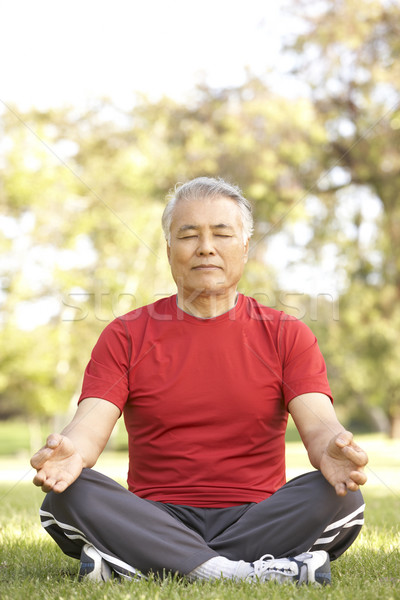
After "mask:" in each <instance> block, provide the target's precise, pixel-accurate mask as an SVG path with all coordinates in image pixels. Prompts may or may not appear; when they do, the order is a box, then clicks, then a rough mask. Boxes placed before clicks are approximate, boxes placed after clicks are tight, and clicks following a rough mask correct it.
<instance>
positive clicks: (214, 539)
mask: <svg viewBox="0 0 400 600" xmlns="http://www.w3.org/2000/svg"><path fill="white" fill-rule="evenodd" d="M363 510H364V504H363V498H362V495H361V493H360V492H349V493H348V494H347V495H346V496H344V497H339V496H337V495H336V493H335V490H334V489H333V487H332V486H331V485H330V484H329V483H328V482H327V481H326V480H325V479H324V477H323V476H322V475H321V474H320V473H319V472H318V471H315V472H311V473H306V474H305V475H301V476H300V477H296V478H295V479H292V480H291V481H289V482H288V483H287V484H286V485H284V486H283V487H282V488H281V489H279V490H278V491H277V492H276V493H275V494H273V495H272V496H271V497H270V498H268V499H267V500H264V501H263V502H260V503H259V504H254V503H252V504H244V505H241V506H234V507H229V508H192V507H189V506H176V505H171V504H161V503H157V502H152V501H150V500H143V499H141V498H139V497H138V496H135V495H134V494H132V493H131V492H129V491H128V490H126V489H125V488H124V487H122V486H120V485H119V484H118V483H116V482H115V481H113V480H112V479H110V478H108V477H106V476H105V475H101V474H100V473H98V472H96V471H93V470H92V469H84V470H83V472H82V474H81V476H80V477H79V478H78V479H77V480H76V481H75V483H73V484H72V485H71V486H70V487H69V488H67V489H66V491H65V492H63V493H62V494H54V493H53V492H50V493H49V494H47V496H46V498H45V500H44V502H43V505H42V508H41V511H40V515H41V520H42V525H43V527H45V529H46V530H47V532H48V533H49V534H50V535H51V536H52V537H53V538H54V540H55V541H56V542H57V544H58V545H59V546H60V548H61V549H62V550H63V552H65V554H68V555H69V556H72V557H75V558H79V556H80V552H81V548H82V546H83V544H84V543H87V542H90V543H91V544H93V546H95V548H96V549H97V550H98V551H99V552H100V554H102V556H103V558H105V559H106V560H107V562H109V563H110V564H111V566H112V567H113V568H114V570H115V571H117V572H119V573H125V574H133V573H134V572H135V570H139V571H141V572H142V573H145V574H146V573H148V572H150V571H152V572H154V573H159V574H162V573H163V572H170V571H171V572H173V573H180V574H182V575H184V574H187V573H189V572H190V571H192V570H193V569H194V568H195V567H197V566H199V565H200V564H201V563H203V562H205V561H206V560H209V559H210V558H212V557H213V556H218V555H221V556H225V557H226V558H229V559H232V560H240V559H242V560H245V561H249V562H252V561H254V560H257V559H258V558H260V557H261V556H262V555H263V554H272V555H273V556H275V557H282V556H295V555H296V554H299V553H301V552H304V551H306V550H326V551H327V552H329V554H330V557H331V560H333V559H335V558H337V557H338V556H340V555H341V554H342V553H343V552H344V551H345V550H346V549H347V548H348V547H349V546H350V544H352V543H353V541H354V540H355V538H356V537H357V535H358V533H359V531H360V529H361V526H362V524H363Z"/></svg>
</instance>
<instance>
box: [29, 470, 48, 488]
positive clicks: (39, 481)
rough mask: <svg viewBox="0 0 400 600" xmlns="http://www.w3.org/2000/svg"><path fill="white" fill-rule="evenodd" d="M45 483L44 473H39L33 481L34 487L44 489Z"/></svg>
mask: <svg viewBox="0 0 400 600" xmlns="http://www.w3.org/2000/svg"><path fill="white" fill-rule="evenodd" d="M45 481H46V475H45V474H44V473H43V472H42V471H38V472H37V473H36V475H35V477H34V478H33V480H32V482H33V483H34V485H37V486H38V487H42V485H43V484H44V482H45Z"/></svg>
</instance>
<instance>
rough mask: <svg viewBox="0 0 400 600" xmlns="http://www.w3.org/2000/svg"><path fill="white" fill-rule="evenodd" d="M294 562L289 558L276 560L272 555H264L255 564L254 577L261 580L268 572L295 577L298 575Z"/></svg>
mask: <svg viewBox="0 0 400 600" xmlns="http://www.w3.org/2000/svg"><path fill="white" fill-rule="evenodd" d="M293 562H294V561H291V560H288V559H287V558H274V556H273V555H272V554H264V555H263V556H262V557H261V558H260V559H258V560H256V561H255V562H254V563H253V564H254V573H252V576H253V577H258V578H261V577H262V576H263V575H264V574H265V573H266V572H268V571H275V572H279V573H282V574H284V575H288V576H291V577H295V576H296V575H297V573H298V569H297V568H296V565H295V564H293Z"/></svg>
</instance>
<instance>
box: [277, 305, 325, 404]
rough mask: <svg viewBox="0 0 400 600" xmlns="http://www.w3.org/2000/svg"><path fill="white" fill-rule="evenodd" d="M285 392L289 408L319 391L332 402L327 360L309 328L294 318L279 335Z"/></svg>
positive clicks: (289, 319) (282, 326) (284, 325)
mask: <svg viewBox="0 0 400 600" xmlns="http://www.w3.org/2000/svg"><path fill="white" fill-rule="evenodd" d="M279 352H280V355H281V360H282V365H283V369H282V389H283V396H284V401H285V406H286V407H287V406H288V404H289V402H290V401H291V400H293V398H295V397H296V396H299V395H300V394H307V393H311V392H319V393H321V394H326V395H327V396H329V398H330V399H331V400H332V392H331V389H330V386H329V383H328V377H327V370H326V364H325V360H324V357H323V356H322V353H321V351H320V349H319V346H318V342H317V338H316V337H315V335H314V334H313V333H312V331H311V330H310V328H309V327H307V325H305V324H304V323H302V322H301V321H299V320H297V319H294V318H290V317H289V318H286V319H284V320H282V323H281V329H280V334H279Z"/></svg>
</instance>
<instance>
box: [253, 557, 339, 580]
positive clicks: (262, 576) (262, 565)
mask: <svg viewBox="0 0 400 600" xmlns="http://www.w3.org/2000/svg"><path fill="white" fill-rule="evenodd" d="M253 567H254V570H253V572H252V573H250V575H248V577H247V579H254V580H258V581H269V580H275V581H276V582H277V583H286V582H291V583H296V584H297V585H301V584H303V583H315V584H317V585H328V584H330V582H331V567H330V562H329V556H328V554H327V552H325V551H324V550H317V551H316V552H303V553H302V554H299V555H298V556H294V557H289V558H274V557H273V556H272V555H271V554H265V555H264V556H262V557H261V558H260V559H259V560H256V561H255V562H254V563H253Z"/></svg>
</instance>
